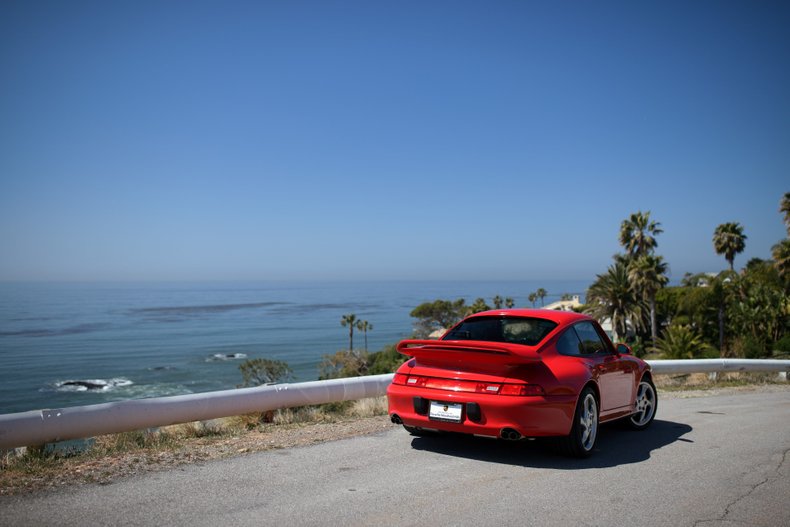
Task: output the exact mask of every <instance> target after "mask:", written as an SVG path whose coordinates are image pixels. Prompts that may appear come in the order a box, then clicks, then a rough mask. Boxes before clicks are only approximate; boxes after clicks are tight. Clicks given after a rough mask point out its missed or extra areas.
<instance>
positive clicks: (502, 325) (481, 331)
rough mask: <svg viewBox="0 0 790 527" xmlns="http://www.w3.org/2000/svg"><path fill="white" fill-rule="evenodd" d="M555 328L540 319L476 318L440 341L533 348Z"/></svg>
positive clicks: (456, 328) (461, 325)
mask: <svg viewBox="0 0 790 527" xmlns="http://www.w3.org/2000/svg"><path fill="white" fill-rule="evenodd" d="M556 327H557V323H556V322H552V321H550V320H545V319H542V318H515V317H511V318H508V317H478V318H472V319H469V320H465V321H464V322H462V323H461V324H459V325H458V326H457V327H455V328H454V329H453V330H451V331H450V332H449V333H447V335H445V337H444V338H443V339H442V340H483V341H488V342H510V343H513V344H523V345H525V346H535V345H537V344H538V343H539V342H540V341H541V340H543V339H544V338H545V337H546V335H548V334H549V333H551V330H552V329H554V328H556Z"/></svg>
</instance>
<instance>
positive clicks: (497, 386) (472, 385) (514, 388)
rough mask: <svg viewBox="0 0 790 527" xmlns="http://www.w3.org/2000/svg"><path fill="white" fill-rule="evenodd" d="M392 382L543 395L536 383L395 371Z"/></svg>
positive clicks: (454, 390)
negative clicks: (499, 381)
mask: <svg viewBox="0 0 790 527" xmlns="http://www.w3.org/2000/svg"><path fill="white" fill-rule="evenodd" d="M392 383H393V384H402V385H405V386H414V387H416V388H430V389H433V390H446V391H451V392H468V393H485V394H488V395H511V396H529V395H543V388H541V387H540V386H538V385H537V384H501V383H494V382H477V381H463V380H458V379H440V378H436V377H423V376H421V375H405V374H403V373H396V374H395V377H394V378H393V379H392Z"/></svg>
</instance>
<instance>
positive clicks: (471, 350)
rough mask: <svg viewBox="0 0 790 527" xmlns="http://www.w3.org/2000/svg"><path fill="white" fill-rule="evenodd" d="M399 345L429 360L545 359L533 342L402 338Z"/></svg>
mask: <svg viewBox="0 0 790 527" xmlns="http://www.w3.org/2000/svg"><path fill="white" fill-rule="evenodd" d="M396 349H397V350H398V352H400V353H402V354H403V355H408V356H409V357H415V358H416V359H423V360H427V361H441V362H445V361H451V362H461V361H463V362H476V363H486V364H524V363H528V362H535V361H540V360H542V358H541V356H540V354H539V353H538V352H537V349H536V348H534V347H531V346H523V345H521V344H510V343H507V342H488V341H481V340H402V341H400V342H399V343H398V346H397V348H396Z"/></svg>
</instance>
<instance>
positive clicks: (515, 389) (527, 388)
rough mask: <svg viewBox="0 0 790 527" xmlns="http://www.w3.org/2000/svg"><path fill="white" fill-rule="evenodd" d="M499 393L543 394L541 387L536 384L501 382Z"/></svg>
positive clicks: (519, 394) (517, 394)
mask: <svg viewBox="0 0 790 527" xmlns="http://www.w3.org/2000/svg"><path fill="white" fill-rule="evenodd" d="M499 394H500V395H515V396H528V395H543V388H541V387H540V386H538V385H537V384H503V385H502V389H501V390H500V391H499Z"/></svg>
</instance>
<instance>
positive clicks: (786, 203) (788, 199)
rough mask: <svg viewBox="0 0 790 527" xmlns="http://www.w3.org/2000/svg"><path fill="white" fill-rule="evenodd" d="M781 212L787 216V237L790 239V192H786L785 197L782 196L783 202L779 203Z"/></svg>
mask: <svg viewBox="0 0 790 527" xmlns="http://www.w3.org/2000/svg"><path fill="white" fill-rule="evenodd" d="M779 212H781V213H782V214H784V215H785V227H787V236H789V237H790V192H785V195H784V196H782V201H781V202H780V203H779Z"/></svg>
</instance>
